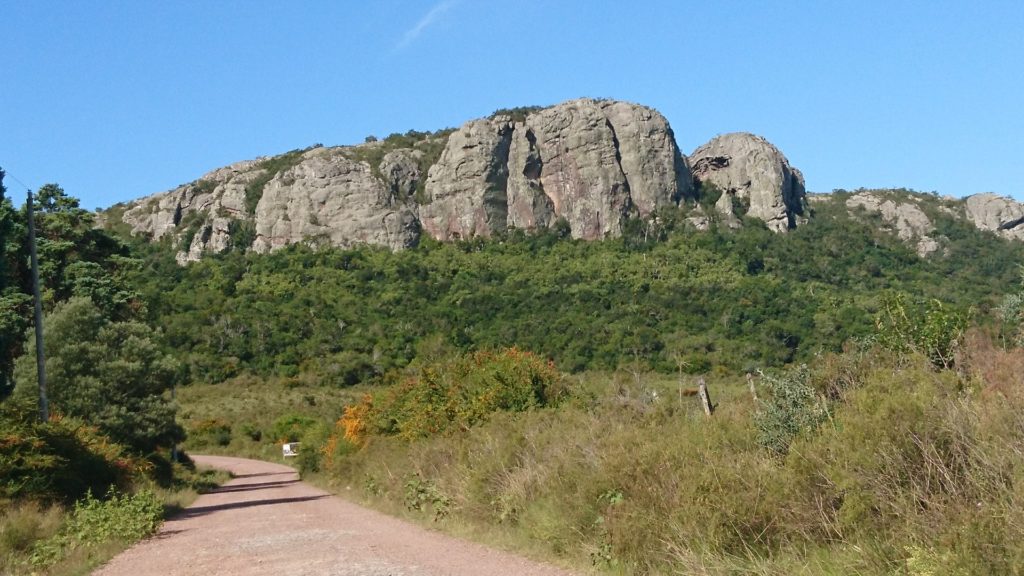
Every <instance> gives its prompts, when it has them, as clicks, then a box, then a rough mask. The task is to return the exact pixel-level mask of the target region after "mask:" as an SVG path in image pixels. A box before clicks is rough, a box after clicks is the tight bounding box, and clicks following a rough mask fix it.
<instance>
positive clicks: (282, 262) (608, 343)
mask: <svg viewBox="0 0 1024 576" xmlns="http://www.w3.org/2000/svg"><path fill="white" fill-rule="evenodd" d="M887 193H890V194H895V195H913V196H914V197H915V198H917V199H918V200H919V203H920V204H921V205H922V207H923V208H924V209H926V210H927V211H928V212H929V216H930V217H931V218H932V221H933V222H935V223H936V226H937V230H936V234H935V236H936V237H937V238H941V243H942V248H941V250H939V251H937V252H936V253H935V254H933V255H930V256H927V257H920V256H918V255H917V254H916V252H915V251H914V250H913V249H912V248H910V247H908V246H906V245H905V244H904V243H903V242H902V241H900V240H899V239H898V238H897V237H896V235H895V234H893V233H892V232H891V231H888V230H885V229H884V228H883V227H882V226H880V224H879V223H878V221H876V220H874V219H873V218H872V217H871V216H869V215H866V214H863V213H851V212H850V211H849V210H848V209H847V208H846V207H845V204H844V200H845V198H847V197H848V195H849V194H850V192H847V191H843V190H837V191H834V192H833V193H832V194H830V195H827V196H823V197H821V198H819V199H816V201H815V202H813V203H812V204H811V215H810V218H809V221H808V223H807V224H806V225H802V226H800V227H798V228H797V229H795V230H792V231H791V232H789V233H787V234H776V233H773V232H771V231H769V230H768V229H767V228H766V227H765V226H764V225H763V224H761V223H760V222H759V221H757V220H754V219H743V222H742V223H743V226H742V227H741V228H739V229H735V230H734V229H730V228H728V227H726V226H724V225H723V226H717V225H716V224H715V223H712V227H711V229H710V230H707V231H698V230H695V229H693V227H692V226H691V225H689V224H688V223H687V221H686V216H687V214H688V211H689V210H692V209H694V208H695V207H694V206H685V205H684V206H682V207H680V208H671V209H665V210H663V211H661V212H659V213H658V214H657V215H655V216H654V217H652V218H649V219H645V220H640V219H637V220H631V221H629V222H628V223H627V225H626V226H625V231H624V233H623V235H622V236H621V237H619V238H614V239H607V240H604V241H596V242H584V241H580V240H574V239H572V238H570V237H569V235H568V231H567V227H566V226H564V225H556V226H555V227H553V228H551V229H550V230H545V231H541V232H536V233H525V232H522V231H509V232H508V233H506V234H504V235H501V236H499V237H495V238H490V239H473V240H466V241H460V242H454V243H439V242H436V241H432V240H429V239H424V240H422V241H421V242H420V243H419V245H418V246H416V247H415V248H412V249H409V250H404V251H399V252H390V251H387V250H384V249H380V248H372V247H360V248H355V249H339V248H330V247H324V246H317V247H312V246H305V245H293V246H290V247H288V248H285V249H282V250H278V251H276V252H273V253H270V254H255V253H251V252H247V251H245V250H244V249H241V248H238V249H232V250H229V251H228V252H226V253H223V254H219V255H211V256H207V257H206V258H204V259H203V260H202V261H201V262H197V263H192V264H189V265H187V266H180V265H178V264H177V263H176V261H175V257H174V252H175V250H176V248H177V247H178V246H177V243H176V241H175V240H174V239H171V238H166V239H163V240H161V241H159V242H149V241H147V240H146V239H144V238H138V237H132V236H130V235H127V234H125V233H124V230H123V227H119V226H113V225H110V227H109V228H100V227H97V226H96V221H97V220H96V215H95V214H93V213H91V212H89V211H87V210H84V209H82V208H81V207H80V206H79V203H78V201H77V200H76V199H75V198H74V197H73V196H71V195H69V194H67V193H65V191H64V190H63V189H61V188H60V187H59V186H57V185H53V184H50V185H46V186H44V187H42V188H40V189H39V190H38V191H37V192H36V206H35V215H36V225H37V228H38V231H37V235H38V252H39V261H40V276H41V283H42V287H43V289H42V306H43V309H44V313H45V321H44V329H43V332H44V336H45V341H46V344H45V352H46V358H47V359H46V370H47V376H48V392H49V400H50V406H51V412H52V417H51V418H50V419H49V420H48V421H46V422H40V421H39V418H38V413H39V408H38V403H37V390H38V386H37V379H36V364H35V357H34V352H35V346H34V339H33V338H34V333H33V330H32V327H31V319H32V298H31V274H30V270H29V267H28V242H27V233H26V224H27V208H26V206H24V205H22V206H21V207H16V204H15V203H14V202H13V201H12V199H11V197H10V195H9V194H7V191H6V190H5V189H3V188H2V172H0V398H2V399H0V506H2V512H0V514H2V517H0V530H2V531H0V562H2V564H0V567H2V568H3V569H4V570H6V572H5V573H7V572H10V573H14V574H21V573H25V574H28V573H53V574H69V573H74V570H75V569H77V568H76V567H79V566H82V565H95V563H97V562H102V560H103V558H105V557H108V556H109V555H110V554H111V553H113V552H112V551H116V550H117V549H118V546H121V547H123V546H124V545H125V543H127V542H130V541H132V540H133V539H137V538H140V537H143V536H145V535H146V534H149V533H151V532H152V531H153V530H154V529H155V528H156V526H157V525H158V524H159V522H160V521H161V519H162V518H164V517H165V516H166V514H168V513H172V512H173V511H174V510H176V509H178V508H177V507H178V506H181V505H182V504H183V503H184V502H187V500H188V498H190V497H194V496H195V494H196V492H197V491H201V490H203V489H206V488H208V487H210V486H212V483H213V482H215V481H216V480H217V478H216V477H214V476H211V475H210V474H208V473H202V472H198V471H196V470H194V469H193V468H192V467H190V465H189V461H188V457H187V452H188V451H195V452H197V453H199V452H220V453H229V454H236V455H248V456H257V457H262V458H268V459H271V458H279V454H280V450H279V448H278V445H279V443H280V442H284V441H296V440H301V441H302V443H303V446H304V449H303V452H302V455H301V456H300V457H299V459H298V465H299V467H300V469H301V471H302V473H303V475H304V477H306V478H308V479H310V480H311V481H314V482H317V483H319V484H320V485H322V486H325V487H328V488H331V489H334V490H338V491H341V490H343V489H344V490H346V491H351V492H352V493H353V494H356V495H355V496H352V497H353V498H356V499H358V500H360V501H361V502H364V503H366V504H368V505H371V506H374V507H377V508H380V509H383V510H386V511H389V512H393V513H396V514H400V515H404V516H407V517H409V518H412V519H415V520H417V521H421V522H425V523H429V524H431V525H434V526H436V527H439V528H440V529H443V530H448V531H452V532H456V533H466V532H477V533H479V534H482V535H483V536H482V537H483V538H485V539H487V540H488V541H490V542H493V543H498V544H499V545H502V546H506V547H510V548H514V549H520V550H528V551H531V552H533V553H535V554H539V555H541V556H544V557H548V558H552V559H556V560H557V561H559V562H562V563H563V564H567V565H570V566H576V567H581V568H585V569H590V570H597V571H599V572H607V573H613V574H615V573H629V574H661V573H694V574H736V573H744V574H851V573H863V574H908V575H921V576H923V575H925V574H937V573H946V574H986V573H991V574H1009V573H1019V572H1020V571H1022V570H1024V547H1022V546H1021V544H1020V542H1024V516H1022V512H1021V511H1022V510H1024V501H1022V498H1024V464H1022V462H1024V460H1022V459H1021V458H1020V454H1021V453H1022V452H1024V425H1022V423H1021V420H1020V417H1019V414H1020V409H1021V408H1024V389H1022V388H1021V380H1020V374H1021V373H1022V371H1024V352H1022V349H1021V348H1020V346H1021V345H1022V344H1024V342H1022V339H1021V336H1022V332H1021V321H1022V314H1024V304H1022V303H1024V286H1022V283H1021V282H1022V276H1021V265H1022V264H1024V244H1022V243H1017V242H1012V241H1008V240H1005V239H1001V238H999V237H997V236H996V235H995V234H992V233H989V232H982V231H979V230H977V229H976V228H974V227H973V226H971V225H970V224H968V223H966V222H965V221H963V220H961V219H958V218H956V217H954V216H952V215H950V214H948V213H947V212H944V211H943V210H941V209H940V207H941V206H942V203H943V202H945V200H941V199H939V198H938V197H936V196H934V195H931V194H922V193H917V192H912V191H908V190H894V191H890V192H887ZM240 245H241V243H240ZM698 379H700V381H703V382H706V383H707V384H708V385H709V387H710V388H711V390H712V393H713V400H714V402H715V404H714V409H715V410H714V414H713V415H712V416H707V415H705V413H704V411H703V410H702V409H701V408H700V407H699V406H698V405H697V403H696V400H695V399H694V398H693V397H692V389H693V387H694V386H696V382H698ZM172 390H174V391H175V393H176V398H175V399H173V400H172ZM179 445H181V446H183V447H184V448H185V451H186V454H184V455H183V457H182V459H181V460H182V461H181V462H172V449H174V448H175V447H176V446H179ZM83 523H86V524H88V523H93V524H92V525H111V526H115V525H116V526H125V527H126V528H125V530H124V531H123V532H118V531H117V530H110V531H107V532H104V533H105V534H106V537H105V539H103V540H102V541H97V542H90V541H81V540H80V539H76V537H75V536H74V535H75V534H79V533H81V530H80V527H81V526H82V525H83ZM90 563H91V564H90Z"/></svg>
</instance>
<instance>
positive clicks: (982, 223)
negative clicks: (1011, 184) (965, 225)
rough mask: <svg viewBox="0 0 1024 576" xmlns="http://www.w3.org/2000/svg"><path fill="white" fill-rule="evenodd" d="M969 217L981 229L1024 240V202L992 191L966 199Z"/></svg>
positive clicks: (966, 209) (965, 208) (966, 211)
mask: <svg viewBox="0 0 1024 576" xmlns="http://www.w3.org/2000/svg"><path fill="white" fill-rule="evenodd" d="M964 213H965V215H966V216H967V219H968V220H970V221H971V222H972V223H973V224H974V225H975V226H977V227H978V228H979V229H981V230H989V231H992V232H995V233H997V234H999V235H1000V236H1004V237H1006V238H1012V239H1014V240H1024V204H1021V203H1019V202H1015V201H1014V200H1013V199H1012V198H1007V197H1005V196H997V195H995V194H991V193H985V194H975V195H973V196H968V197H967V198H965V199H964Z"/></svg>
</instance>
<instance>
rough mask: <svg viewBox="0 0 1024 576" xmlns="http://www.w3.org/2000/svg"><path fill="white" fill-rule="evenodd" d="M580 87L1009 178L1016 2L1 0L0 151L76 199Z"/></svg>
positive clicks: (873, 170) (774, 133)
mask: <svg viewBox="0 0 1024 576" xmlns="http://www.w3.org/2000/svg"><path fill="white" fill-rule="evenodd" d="M580 96H591V97H606V98H616V99H622V100H629V101H634V102H639V103H642V104H646V105H649V106H652V107H654V108H657V109H658V110H660V111H661V112H662V113H663V114H664V115H665V116H666V117H667V118H668V119H669V121H670V122H671V124H672V127H673V129H674V130H675V133H676V138H677V140H678V142H679V145H680V147H681V148H682V150H683V152H684V153H689V152H691V151H692V150H693V149H694V148H695V147H697V146H698V145H700V144H702V143H703V142H705V141H707V140H708V139H710V138H712V137H714V136H715V135H716V134H720V133H725V132H732V131H740V130H742V131H749V132H754V133H757V134H761V135H763V136H765V137H766V138H768V139H769V140H770V141H772V142H774V143H775V144H776V145H777V146H778V147H779V148H780V149H781V150H782V151H783V152H784V153H785V154H786V156H787V157H788V158H789V159H790V161H791V162H792V163H793V164H794V165H795V166H797V167H799V168H800V169H801V170H802V171H803V172H804V175H805V176H806V178H807V184H808V188H809V189H810V190H813V191H829V190H832V189H833V188H856V187H861V186H863V187H897V186H903V187H908V188H914V189H917V190H923V191H936V192H938V193H940V194H951V195H955V196H962V195H966V194H972V193H975V192H982V191H993V192H997V193H1000V194H1005V195H1012V196H1014V197H1016V198H1017V199H1020V200H1024V146H1022V144H1024V3H1022V2H970V3H969V2H944V1H941V0H933V1H927V2H899V1H888V2H830V1H817V2H787V3H782V2H761V1H755V0H750V1H745V2H737V1H720V2H684V1H653V2H636V3H633V2H628V3H627V2H614V1H599V0H590V1H579V2H569V1H564V2H553V1H551V0H518V1H513V0H503V1H497V0H440V1H439V0H425V1H414V0H407V1H401V2H399V1H384V0H381V1H371V2H361V1H355V0H353V1H351V2H342V1H340V0H339V1H334V2H311V1H309V2H307V1H287V2H286V1H280V2H265V1H253V2H231V1H217V2H213V1H193V2H190V1H175V2H139V1H104V2H99V1H95V2H89V1H66V2H46V1H28V0H24V1H23V0H0V166H2V167H3V168H5V169H6V170H7V171H8V172H9V173H10V175H12V176H14V177H16V178H17V179H18V180H21V181H23V182H24V183H25V184H26V185H28V186H30V187H32V188H36V187H38V186H40V185H41V184H43V183H46V182H58V183H59V184H61V185H62V186H63V187H64V188H65V189H66V190H67V191H68V193H70V194H72V195H75V196H78V197H80V198H82V201H83V205H84V206H86V207H89V208H95V207H105V206H109V205H111V204H113V203H115V202H118V201H122V200H128V199H132V198H136V197H139V196H143V195H146V194H150V193H153V192H158V191H162V190H166V189H169V188H172V187H174V186H176V185H178V184H181V183H183V182H187V181H190V180H193V179H195V178H197V177H199V176H200V175H202V174H203V173H204V172H206V171H208V170H210V169H213V168H216V167H218V166H222V165H224V164H228V163H230V162H234V161H238V160H244V159H248V158H253V157H256V156H261V155H270V154H276V153H280V152H284V151H287V150H290V149H293V148H300V147H305V146H309V145H312V144H314V143H322V144H325V145H339V144H352V143H358V142H362V141H363V139H364V138H365V137H366V136H367V135H369V134H375V135H377V136H386V135H387V134H389V133H391V132H405V131H406V130H409V129H417V130H432V129H438V128H443V127H447V126H457V125H459V124H462V123H463V122H465V121H467V120H469V119H472V118H475V117H479V116H484V115H487V114H489V113H491V112H492V111H494V110H495V109H497V108H502V107H510V106H521V105H531V104H554V103H557V102H560V101H563V100H567V99H571V98H576V97H580ZM7 184H8V188H9V189H10V193H11V194H12V195H22V194H24V190H23V189H21V187H20V186H19V185H18V184H17V183H16V182H14V181H13V180H12V179H11V178H8V181H7Z"/></svg>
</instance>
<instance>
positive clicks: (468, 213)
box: [420, 117, 512, 240]
mask: <svg viewBox="0 0 1024 576" xmlns="http://www.w3.org/2000/svg"><path fill="white" fill-rule="evenodd" d="M511 143H512V125H511V123H510V122H509V120H508V119H507V118H505V117H498V118H495V119H481V120H473V121H472V122H468V123H466V124H465V125H463V126H462V127H461V128H460V129H458V130H456V131H455V132H454V133H452V135H451V136H450V137H449V138H448V144H447V146H445V148H444V151H443V152H441V158H440V159H439V160H438V161H437V163H436V164H434V165H433V166H431V167H430V170H429V171H428V173H427V183H426V195H427V198H426V202H427V203H426V204H425V205H423V206H421V207H420V223H421V225H422V226H423V230H424V231H425V232H427V233H428V234H430V235H431V236H433V237H434V238H436V239H438V240H454V239H459V238H471V237H473V236H490V235H491V234H493V233H495V232H501V231H504V230H505V229H506V228H507V226H508V192H507V183H508V154H509V147H510V145H511Z"/></svg>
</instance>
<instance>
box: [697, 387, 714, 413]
mask: <svg viewBox="0 0 1024 576" xmlns="http://www.w3.org/2000/svg"><path fill="white" fill-rule="evenodd" d="M697 394H698V395H699V396H700V405H701V406H703V407H704V413H705V414H707V415H708V416H711V414H713V413H714V412H715V407H714V406H713V405H712V404H711V395H710V394H708V385H707V384H705V383H704V379H703V378H701V379H700V381H698V383H697Z"/></svg>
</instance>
